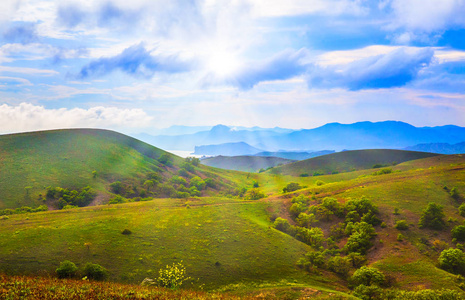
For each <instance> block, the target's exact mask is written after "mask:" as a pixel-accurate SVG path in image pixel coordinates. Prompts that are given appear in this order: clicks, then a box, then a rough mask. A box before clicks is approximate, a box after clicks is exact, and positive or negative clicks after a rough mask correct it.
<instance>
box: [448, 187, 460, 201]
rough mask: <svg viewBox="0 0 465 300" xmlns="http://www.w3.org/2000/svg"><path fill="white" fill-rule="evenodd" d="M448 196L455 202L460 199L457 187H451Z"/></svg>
mask: <svg viewBox="0 0 465 300" xmlns="http://www.w3.org/2000/svg"><path fill="white" fill-rule="evenodd" d="M450 196H451V197H452V198H454V199H455V200H458V199H459V198H460V195H459V191H458V190H457V187H453V188H452V189H451V190H450Z"/></svg>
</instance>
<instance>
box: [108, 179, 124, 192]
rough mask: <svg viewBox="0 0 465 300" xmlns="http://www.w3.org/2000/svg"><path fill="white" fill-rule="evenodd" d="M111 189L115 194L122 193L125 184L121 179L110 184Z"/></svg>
mask: <svg viewBox="0 0 465 300" xmlns="http://www.w3.org/2000/svg"><path fill="white" fill-rule="evenodd" d="M110 189H111V191H112V192H113V193H115V194H121V193H122V192H123V184H122V183H121V181H115V182H113V183H111V184H110Z"/></svg>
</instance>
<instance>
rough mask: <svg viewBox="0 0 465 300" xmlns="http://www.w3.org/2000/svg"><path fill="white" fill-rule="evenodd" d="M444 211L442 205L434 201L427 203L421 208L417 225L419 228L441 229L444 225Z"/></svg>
mask: <svg viewBox="0 0 465 300" xmlns="http://www.w3.org/2000/svg"><path fill="white" fill-rule="evenodd" d="M444 217H445V215H444V212H443V207H442V205H439V204H436V203H434V202H430V203H428V206H427V207H426V208H425V209H424V210H423V213H422V215H421V217H420V221H419V222H418V225H419V227H420V228H431V229H436V230H441V229H443V228H444V227H445V226H446V222H445V221H444Z"/></svg>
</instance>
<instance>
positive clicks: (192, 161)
mask: <svg viewBox="0 0 465 300" xmlns="http://www.w3.org/2000/svg"><path fill="white" fill-rule="evenodd" d="M170 159H171V156H170V155H168V154H163V155H162V156H160V157H159V158H158V162H160V163H162V164H164V165H166V166H172V164H170ZM199 164H200V160H199V159H198V158H194V157H187V158H186V159H185V160H184V162H183V163H182V164H181V165H180V169H179V170H178V171H177V174H175V175H172V176H171V178H169V179H168V178H166V177H167V176H162V175H161V172H163V170H161V169H160V170H159V171H158V172H150V173H148V174H147V175H146V177H145V178H144V179H143V180H142V181H140V183H139V184H125V183H123V182H121V181H115V182H113V183H111V184H110V186H109V188H110V191H111V192H112V193H113V194H115V196H114V197H113V198H111V199H110V202H109V203H110V204H117V203H124V202H131V201H146V200H150V199H152V198H151V197H159V198H188V197H196V196H201V194H202V191H204V190H206V189H208V188H212V189H215V188H217V187H218V186H219V184H218V183H217V182H216V181H215V180H214V179H212V178H201V177H200V176H199V175H198V174H196V167H198V166H199Z"/></svg>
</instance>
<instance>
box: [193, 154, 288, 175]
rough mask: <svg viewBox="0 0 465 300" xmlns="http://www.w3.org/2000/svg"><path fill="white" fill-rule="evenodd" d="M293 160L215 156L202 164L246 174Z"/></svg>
mask: <svg viewBox="0 0 465 300" xmlns="http://www.w3.org/2000/svg"><path fill="white" fill-rule="evenodd" d="M290 162H293V160H290V159H285V158H280V157H272V156H268V157H261V156H245V155H244V156H221V155H220V156H215V157H210V158H205V159H202V160H201V163H202V164H204V165H207V166H210V167H215V168H221V169H227V170H236V171H244V172H257V171H258V170H260V169H268V168H271V167H275V166H278V165H284V164H288V163H290Z"/></svg>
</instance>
